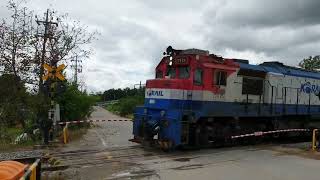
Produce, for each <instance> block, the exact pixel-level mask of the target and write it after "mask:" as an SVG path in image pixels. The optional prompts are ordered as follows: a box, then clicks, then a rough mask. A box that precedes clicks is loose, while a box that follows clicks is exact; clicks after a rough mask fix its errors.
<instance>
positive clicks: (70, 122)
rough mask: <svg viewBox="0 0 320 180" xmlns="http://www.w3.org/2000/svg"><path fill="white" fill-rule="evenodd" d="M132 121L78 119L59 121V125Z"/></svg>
mask: <svg viewBox="0 0 320 180" xmlns="http://www.w3.org/2000/svg"><path fill="white" fill-rule="evenodd" d="M124 121H127V122H132V120H131V119H102V120H79V121H66V122H59V123H58V124H59V125H65V124H80V123H93V122H124Z"/></svg>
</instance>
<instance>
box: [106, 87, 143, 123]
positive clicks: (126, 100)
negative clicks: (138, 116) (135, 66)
mask: <svg viewBox="0 0 320 180" xmlns="http://www.w3.org/2000/svg"><path fill="white" fill-rule="evenodd" d="M100 96H101V100H105V101H113V102H112V103H110V104H106V106H105V107H106V109H107V110H108V111H111V112H113V113H115V114H118V115H120V116H123V117H127V118H133V112H134V109H135V107H136V106H139V105H143V103H144V88H139V89H135V88H134V89H130V88H125V89H109V90H107V91H105V92H104V93H103V94H101V95H100Z"/></svg>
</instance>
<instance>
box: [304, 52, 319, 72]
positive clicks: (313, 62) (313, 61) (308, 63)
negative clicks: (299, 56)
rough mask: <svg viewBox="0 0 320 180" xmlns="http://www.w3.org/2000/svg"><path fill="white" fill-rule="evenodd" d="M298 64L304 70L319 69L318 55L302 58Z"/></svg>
mask: <svg viewBox="0 0 320 180" xmlns="http://www.w3.org/2000/svg"><path fill="white" fill-rule="evenodd" d="M299 66H300V67H301V68H303V69H306V70H320V56H319V55H318V56H314V57H312V56H309V57H308V58H305V59H303V60H302V61H301V62H300V63H299Z"/></svg>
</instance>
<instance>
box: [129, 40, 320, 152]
mask: <svg viewBox="0 0 320 180" xmlns="http://www.w3.org/2000/svg"><path fill="white" fill-rule="evenodd" d="M319 92H320V73H318V72H316V71H308V70H304V69H301V68H297V67H292V66H287V65H285V64H283V63H281V62H277V61H271V62H263V63H261V64H257V65H254V64H250V63H249V61H248V60H245V59H229V58H223V57H221V56H218V55H215V54H210V53H209V51H207V50H201V49H185V50H176V49H173V48H172V47H171V46H169V47H168V48H167V49H166V52H164V56H163V58H162V59H161V61H160V63H159V64H158V65H157V67H156V68H155V78H154V79H150V80H147V81H146V88H145V101H144V105H143V106H138V107H136V108H135V112H134V118H133V137H134V138H133V139H132V141H134V142H137V143H141V144H143V145H150V146H153V145H155V146H160V147H161V148H162V149H165V150H168V149H175V148H177V147H185V146H189V147H198V146H199V147H201V146H206V145H209V144H214V143H218V142H223V141H227V140H228V138H229V137H232V136H237V135H242V134H248V133H249V134H250V133H256V132H265V131H272V132H276V131H275V130H285V129H292V128H300V129H301V128H303V129H305V128H314V127H319V124H318V121H317V119H319V117H320V98H319V97H320V96H319ZM297 133H298V134H299V133H301V132H291V135H295V134H297ZM272 136H275V137H277V136H279V134H277V133H274V134H272Z"/></svg>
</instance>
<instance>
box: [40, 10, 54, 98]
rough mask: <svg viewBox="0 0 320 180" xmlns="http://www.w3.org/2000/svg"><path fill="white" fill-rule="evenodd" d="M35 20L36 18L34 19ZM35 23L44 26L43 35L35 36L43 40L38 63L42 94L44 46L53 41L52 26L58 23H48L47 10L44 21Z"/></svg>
mask: <svg viewBox="0 0 320 180" xmlns="http://www.w3.org/2000/svg"><path fill="white" fill-rule="evenodd" d="M36 18H37V17H36ZM36 22H37V24H38V26H40V24H43V25H44V33H43V34H37V35H36V36H37V37H42V38H43V44H42V56H41V63H40V76H39V77H40V81H39V91H40V93H42V92H43V80H42V78H41V77H42V76H43V74H44V68H43V65H44V63H45V57H46V44H47V41H48V39H49V40H50V41H51V40H52V39H55V38H54V36H53V34H52V31H51V28H52V25H56V26H58V23H56V22H52V21H49V9H47V12H46V13H45V20H38V19H36ZM50 64H51V65H53V64H52V63H50Z"/></svg>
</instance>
